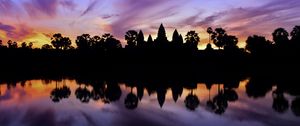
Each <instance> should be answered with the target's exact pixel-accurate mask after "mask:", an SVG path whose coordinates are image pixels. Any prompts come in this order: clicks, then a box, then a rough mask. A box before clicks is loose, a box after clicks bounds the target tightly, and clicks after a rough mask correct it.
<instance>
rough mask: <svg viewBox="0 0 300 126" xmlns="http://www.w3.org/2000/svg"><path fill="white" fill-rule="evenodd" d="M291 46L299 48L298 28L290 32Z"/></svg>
mask: <svg viewBox="0 0 300 126" xmlns="http://www.w3.org/2000/svg"><path fill="white" fill-rule="evenodd" d="M291 37H292V38H291V41H292V43H293V46H294V47H296V48H300V26H295V27H294V28H293V30H292V32H291Z"/></svg>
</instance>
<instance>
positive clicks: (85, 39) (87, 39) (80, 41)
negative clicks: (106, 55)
mask: <svg viewBox="0 0 300 126" xmlns="http://www.w3.org/2000/svg"><path fill="white" fill-rule="evenodd" d="M76 45H77V48H78V49H83V50H86V49H90V48H91V47H92V45H93V44H92V41H91V36H90V35H89V34H82V35H81V36H77V39H76Z"/></svg>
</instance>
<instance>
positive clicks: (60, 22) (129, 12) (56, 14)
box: [0, 0, 300, 47]
mask: <svg viewBox="0 0 300 126" xmlns="http://www.w3.org/2000/svg"><path fill="white" fill-rule="evenodd" d="M299 12H300V1H299V0H0V39H1V40H3V41H4V42H6V41H7V40H9V39H11V40H14V41H18V42H23V41H26V42H34V45H35V46H36V47H39V46H41V45H43V44H45V43H49V42H50V36H51V35H52V34H53V33H57V32H58V33H62V34H63V35H65V36H68V37H70V38H71V39H72V40H73V43H74V39H75V37H76V36H78V35H81V34H82V33H89V34H91V35H102V34H103V33H107V32H109V33H112V34H113V35H114V36H115V37H116V38H118V39H120V40H121V41H122V43H123V45H124V44H125V43H126V42H125V41H124V34H125V32H126V31H127V30H130V29H133V30H140V29H141V30H143V31H144V34H145V36H148V35H149V34H153V37H156V32H157V29H158V27H159V25H160V24H161V23H163V24H164V25H165V27H166V30H167V35H168V37H169V40H171V35H172V32H173V31H174V29H175V28H177V29H178V31H179V32H180V33H181V34H183V35H185V34H186V32H187V31H188V30H196V31H197V32H198V33H200V38H201V43H202V44H201V45H199V47H203V45H205V43H206V42H207V41H208V40H207V38H208V35H207V33H206V32H205V31H206V28H207V27H209V26H212V27H213V28H215V27H223V28H225V29H226V30H227V31H228V33H229V34H232V35H236V36H238V37H239V40H240V42H242V43H241V44H240V46H243V45H244V44H243V42H244V41H245V39H246V38H247V37H248V36H249V35H253V34H259V35H263V36H266V37H268V38H269V39H271V37H270V35H271V33H272V32H273V30H274V29H275V28H277V27H283V28H286V29H287V30H288V31H290V30H291V29H292V28H293V27H294V26H295V25H300V13H299ZM146 38H147V37H146Z"/></svg>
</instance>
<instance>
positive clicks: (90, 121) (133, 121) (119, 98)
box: [0, 80, 300, 126]
mask: <svg viewBox="0 0 300 126" xmlns="http://www.w3.org/2000/svg"><path fill="white" fill-rule="evenodd" d="M248 83H249V80H245V81H241V82H240V84H239V86H238V88H224V86H223V85H217V84H214V85H212V86H211V88H210V86H207V85H205V84H202V83H199V84H196V86H194V87H191V86H190V88H183V87H182V86H174V87H170V88H168V87H156V88H146V87H143V86H130V84H124V83H118V84H108V83H102V84H99V85H97V86H91V85H84V84H82V83H80V82H78V81H75V80H63V81H59V82H57V81H45V80H30V81H24V82H18V83H9V84H7V83H4V84H1V85H0V89H1V90H0V94H1V95H0V126H136V125H137V126H184V125H186V126H199V125H203V126H223V125H224V126H227V125H229V126H283V125H285V126H299V125H300V117H299V107H300V106H299V98H297V97H296V96H292V95H289V94H288V93H281V92H280V91H278V89H277V87H276V86H271V87H270V88H268V89H264V91H260V89H252V88H251V86H250V87H249V86H248V87H247V84H248ZM209 88H210V90H209ZM256 90H257V92H256Z"/></svg>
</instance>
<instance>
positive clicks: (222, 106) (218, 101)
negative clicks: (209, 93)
mask: <svg viewBox="0 0 300 126" xmlns="http://www.w3.org/2000/svg"><path fill="white" fill-rule="evenodd" d="M213 103H214V105H215V106H216V108H215V110H214V112H215V113H216V114H220V115H221V114H223V113H225V111H226V109H227V107H228V102H227V99H226V95H225V94H224V91H223V90H221V89H220V84H219V85H218V94H217V95H216V96H215V97H214V98H213Z"/></svg>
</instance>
